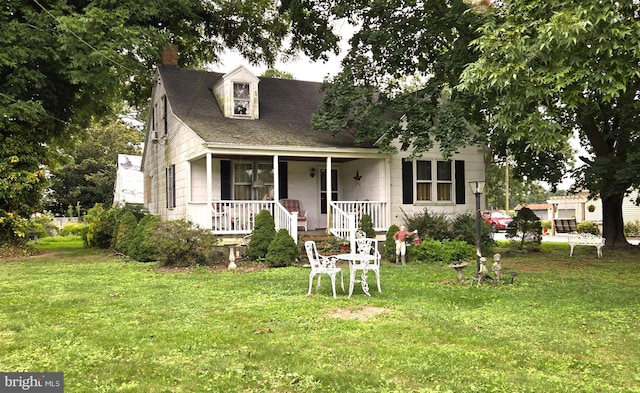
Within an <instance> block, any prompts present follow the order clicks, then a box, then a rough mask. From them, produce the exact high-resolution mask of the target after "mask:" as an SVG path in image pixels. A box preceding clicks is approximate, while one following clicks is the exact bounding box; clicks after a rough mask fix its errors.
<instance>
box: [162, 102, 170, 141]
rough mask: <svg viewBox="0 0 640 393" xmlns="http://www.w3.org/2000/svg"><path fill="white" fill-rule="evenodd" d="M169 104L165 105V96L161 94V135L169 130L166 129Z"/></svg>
mask: <svg viewBox="0 0 640 393" xmlns="http://www.w3.org/2000/svg"><path fill="white" fill-rule="evenodd" d="M168 107H169V106H168V105H167V96H166V95H164V96H162V114H161V116H162V132H163V135H164V136H166V135H167V133H168V132H169V130H168V128H169V127H168V124H167V110H168V109H169V108H168Z"/></svg>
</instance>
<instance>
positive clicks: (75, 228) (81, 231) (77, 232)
mask: <svg viewBox="0 0 640 393" xmlns="http://www.w3.org/2000/svg"><path fill="white" fill-rule="evenodd" d="M87 229H88V227H87V225H86V224H76V223H72V224H67V225H65V226H63V227H62V229H61V230H60V236H85V234H86V232H87Z"/></svg>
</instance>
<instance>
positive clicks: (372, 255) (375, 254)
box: [349, 236, 382, 297]
mask: <svg viewBox="0 0 640 393" xmlns="http://www.w3.org/2000/svg"><path fill="white" fill-rule="evenodd" d="M356 254H358V255H360V256H363V257H362V258H358V259H355V260H352V261H351V263H350V264H349V297H351V294H352V293H353V284H354V283H355V282H356V273H357V272H358V270H360V271H362V272H363V274H362V279H363V280H366V279H367V276H366V272H369V271H373V272H374V273H375V274H376V283H377V284H378V292H382V289H381V288H380V260H381V259H382V255H380V252H379V251H378V241H377V240H376V239H370V238H365V237H358V236H356ZM363 285H366V283H364V284H363ZM367 287H368V285H367Z"/></svg>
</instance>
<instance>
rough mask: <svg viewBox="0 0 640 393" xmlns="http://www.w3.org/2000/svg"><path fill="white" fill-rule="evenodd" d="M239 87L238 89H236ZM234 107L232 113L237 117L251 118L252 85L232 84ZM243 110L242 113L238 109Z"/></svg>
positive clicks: (237, 82) (239, 82) (236, 82)
mask: <svg viewBox="0 0 640 393" xmlns="http://www.w3.org/2000/svg"><path fill="white" fill-rule="evenodd" d="M236 87H238V88H236ZM231 94H232V102H233V107H232V108H231V113H232V114H233V116H237V117H251V113H252V112H251V83H249V82H242V81H234V82H232V84H231ZM240 107H241V108H243V110H242V111H240V110H238V108H240Z"/></svg>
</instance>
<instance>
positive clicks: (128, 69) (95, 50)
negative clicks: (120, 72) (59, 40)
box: [33, 0, 136, 73]
mask: <svg viewBox="0 0 640 393" xmlns="http://www.w3.org/2000/svg"><path fill="white" fill-rule="evenodd" d="M33 1H34V2H35V3H36V4H37V5H38V7H40V8H41V9H42V10H43V11H44V12H45V13H46V14H47V15H49V16H50V17H51V18H53V20H55V21H56V22H57V23H58V24H59V25H60V26H62V27H63V28H64V29H65V30H66V31H67V32H69V33H70V34H71V35H73V36H74V37H76V38H77V39H78V41H80V42H81V43H83V44H84V45H85V46H87V47H88V48H89V49H91V50H92V51H94V52H95V53H98V55H100V56H101V57H103V58H105V59H106V60H107V61H109V62H111V63H113V64H115V65H117V66H118V67H121V68H123V69H125V70H127V71H129V72H131V73H135V72H136V71H135V70H132V69H130V68H129V67H127V66H125V65H123V64H121V63H119V62H118V61H116V60H114V59H112V58H110V57H109V56H107V55H105V54H104V53H102V52H100V51H99V50H98V49H97V48H95V47H94V46H93V45H91V44H90V43H88V42H87V41H85V40H84V39H83V38H82V37H80V36H79V35H78V34H77V33H76V32H74V31H73V30H71V29H70V28H69V27H67V26H66V25H65V24H64V23H63V22H62V21H61V20H60V19H58V17H57V16H55V15H53V14H52V13H51V11H49V10H48V9H46V8H45V7H44V6H43V5H42V4H40V3H39V2H38V0H33Z"/></svg>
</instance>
